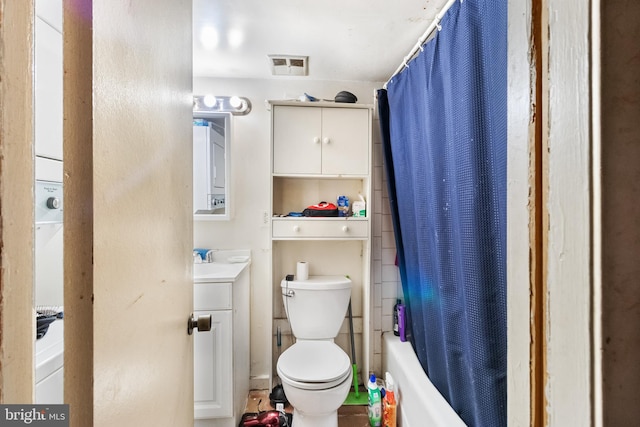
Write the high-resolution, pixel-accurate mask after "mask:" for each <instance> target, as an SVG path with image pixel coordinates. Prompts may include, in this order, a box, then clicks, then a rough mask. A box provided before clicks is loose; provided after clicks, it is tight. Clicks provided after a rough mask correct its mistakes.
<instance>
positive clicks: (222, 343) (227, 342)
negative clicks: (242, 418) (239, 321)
mask: <svg viewBox="0 0 640 427" xmlns="http://www.w3.org/2000/svg"><path fill="white" fill-rule="evenodd" d="M207 314H210V315H211V331H210V332H195V333H194V335H193V338H194V339H193V346H194V347H193V354H194V365H193V385H194V392H193V402H194V417H195V418H227V417H231V416H233V407H232V398H233V375H232V373H233V364H232V351H233V345H232V342H233V341H232V336H233V334H232V332H233V331H232V329H231V328H232V326H231V323H232V312H231V310H224V311H196V312H194V315H195V316H196V318H197V317H198V316H203V315H207Z"/></svg>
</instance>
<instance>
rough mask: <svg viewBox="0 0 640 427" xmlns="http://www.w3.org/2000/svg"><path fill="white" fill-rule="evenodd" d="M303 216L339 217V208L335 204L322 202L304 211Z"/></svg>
mask: <svg viewBox="0 0 640 427" xmlns="http://www.w3.org/2000/svg"><path fill="white" fill-rule="evenodd" d="M302 215H303V216H312V217H313V216H320V217H327V216H338V207H337V206H336V205H334V204H333V203H327V202H320V203H318V204H317V205H311V206H309V207H307V208H306V209H305V210H303V211H302Z"/></svg>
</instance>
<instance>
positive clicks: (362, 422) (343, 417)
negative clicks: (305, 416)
mask: <svg viewBox="0 0 640 427" xmlns="http://www.w3.org/2000/svg"><path fill="white" fill-rule="evenodd" d="M258 405H259V406H258ZM270 409H274V408H272V407H271V404H270V403H269V390H251V391H250V392H249V398H248V399H247V409H246V411H245V412H258V410H260V411H266V410H270ZM285 411H286V412H293V408H292V407H291V406H287V407H286V408H285ZM295 423H296V421H295V420H293V425H294V427H295ZM368 426H369V417H368V416H367V405H360V406H351V405H345V406H341V407H340V409H338V427H368Z"/></svg>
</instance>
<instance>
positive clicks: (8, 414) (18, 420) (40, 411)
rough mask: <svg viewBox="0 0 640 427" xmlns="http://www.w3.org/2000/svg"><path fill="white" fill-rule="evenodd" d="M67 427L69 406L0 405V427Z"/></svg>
mask: <svg viewBox="0 0 640 427" xmlns="http://www.w3.org/2000/svg"><path fill="white" fill-rule="evenodd" d="M25 425H27V426H36V427H69V405H0V427H5V426H6V427H9V426H12V427H15V426H25Z"/></svg>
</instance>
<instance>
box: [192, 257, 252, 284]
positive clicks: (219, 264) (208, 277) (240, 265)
mask: <svg viewBox="0 0 640 427" xmlns="http://www.w3.org/2000/svg"><path fill="white" fill-rule="evenodd" d="M250 264H251V251H249V250H214V252H213V262H208V263H207V262H205V263H202V264H193V281H194V283H211V282H234V281H235V280H236V279H237V278H238V276H239V275H240V273H242V272H243V271H244V269H245V268H247V267H248V266H249V265H250Z"/></svg>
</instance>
